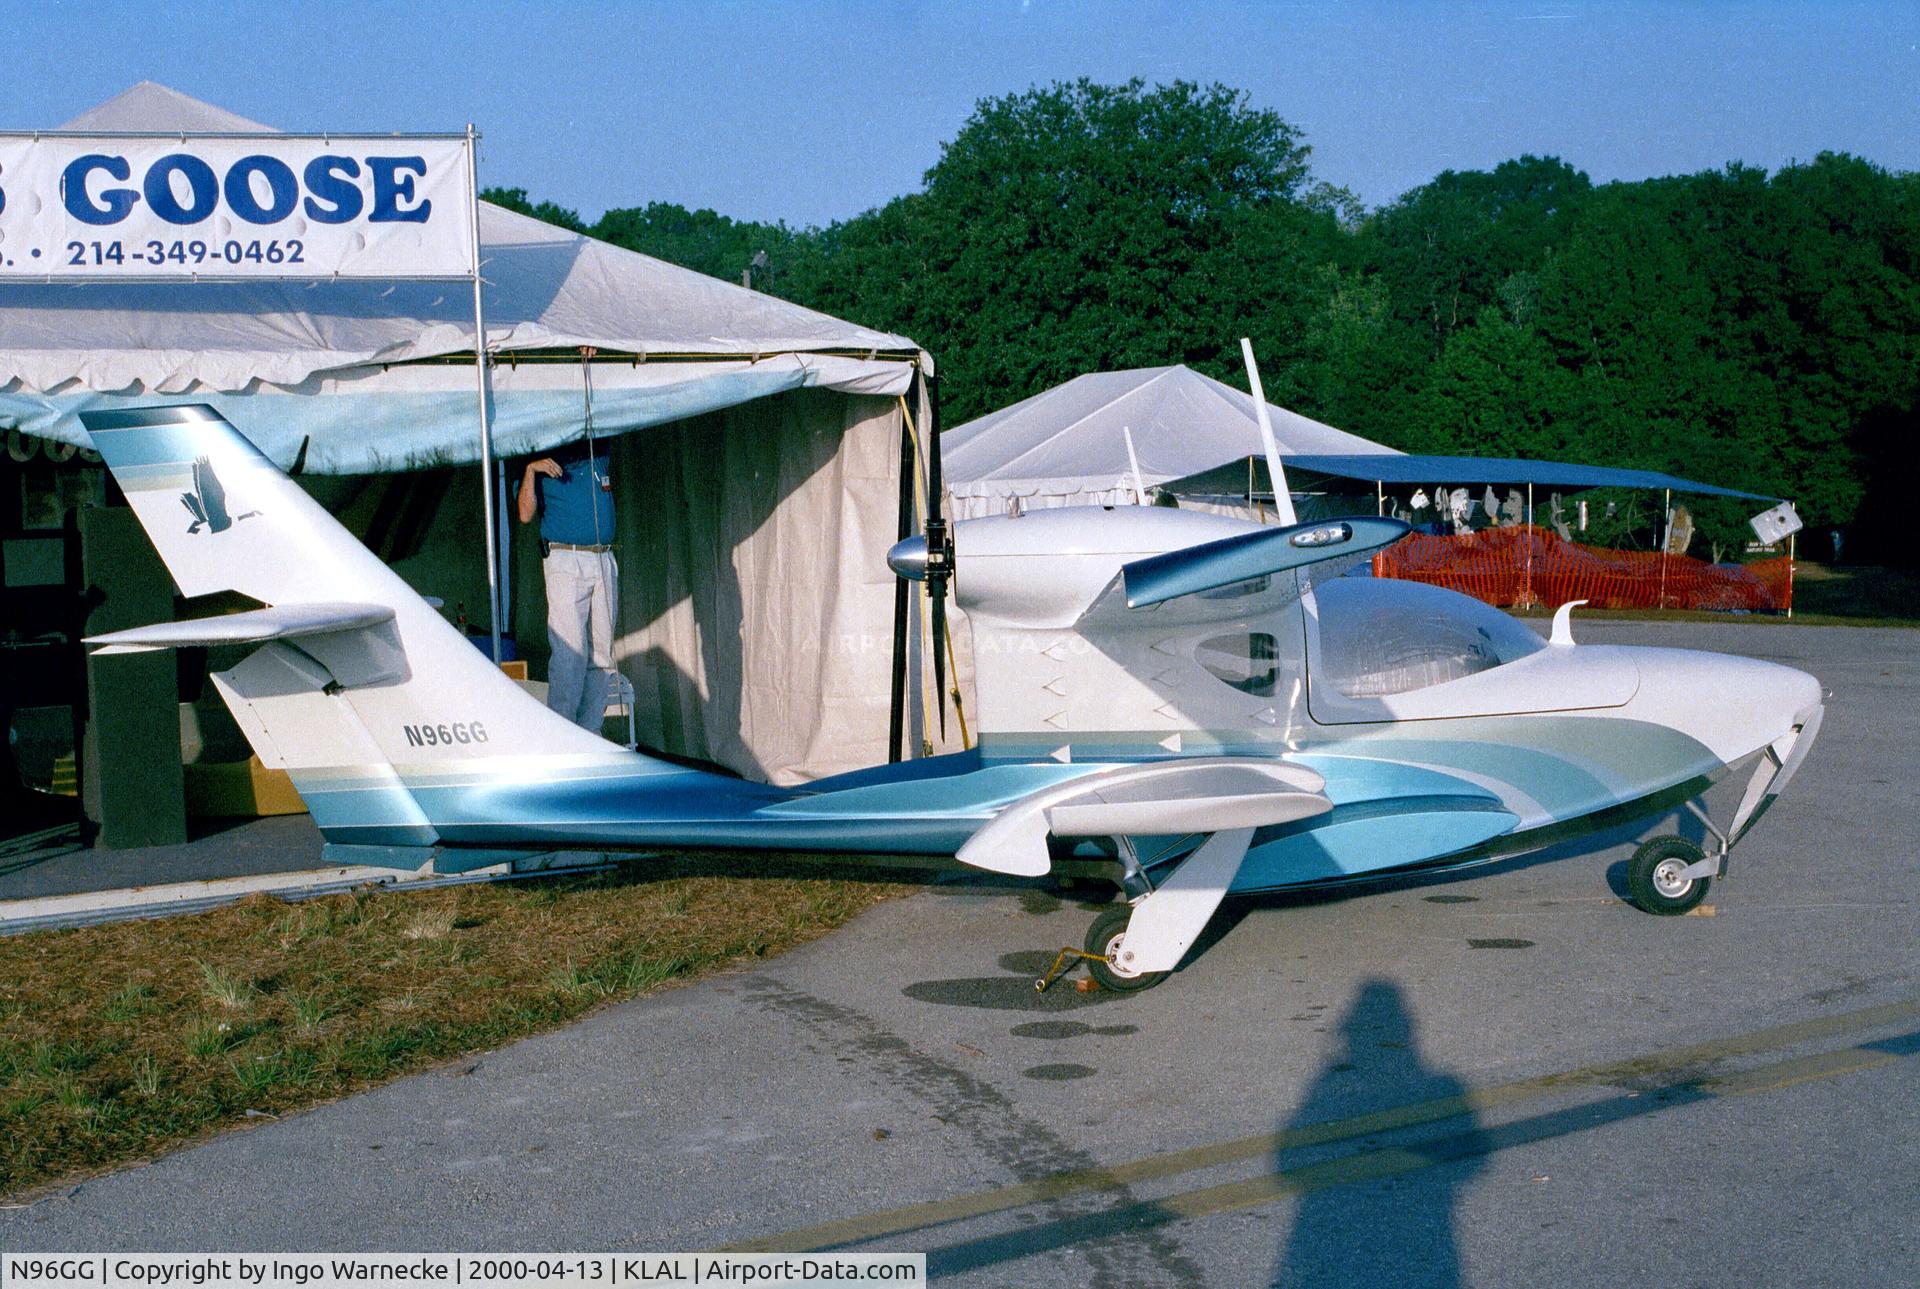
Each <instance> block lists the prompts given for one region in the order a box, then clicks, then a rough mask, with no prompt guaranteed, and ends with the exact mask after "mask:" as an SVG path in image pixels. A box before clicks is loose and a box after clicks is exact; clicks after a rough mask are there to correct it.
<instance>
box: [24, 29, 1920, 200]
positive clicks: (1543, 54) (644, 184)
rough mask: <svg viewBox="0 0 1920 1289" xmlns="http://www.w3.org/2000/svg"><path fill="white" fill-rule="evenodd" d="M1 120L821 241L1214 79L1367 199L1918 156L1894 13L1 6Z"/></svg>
mask: <svg viewBox="0 0 1920 1289" xmlns="http://www.w3.org/2000/svg"><path fill="white" fill-rule="evenodd" d="M8 8H9V9H10V10H11V13H10V14H9V16H8V18H7V21H6V24H5V26H6V29H7V32H8V36H9V40H10V43H11V45H12V46H13V48H15V49H16V50H32V51H35V52H34V53H33V55H32V56H31V57H22V58H16V59H15V60H14V62H13V65H12V66H11V67H10V68H9V70H8V92H7V94H6V96H5V100H4V104H0V128H10V129H32V128H50V127H52V126H56V125H58V124H60V123H61V122H63V121H65V120H67V119H68V118H70V117H72V116H74V115H75V114H77V113H78V112H80V111H82V110H83V109H85V108H87V107H90V106H92V105H93V104H94V103H96V102H99V101H100V100H102V99H105V98H108V97H110V96H112V95H113V94H116V93H118V92H119V91H121V90H123V89H125V88H126V87H127V86H129V85H131V84H133V83H134V82H136V81H139V80H143V79H151V80H157V81H161V82H164V83H166V84H169V85H171V86H173V87H174V88H175V89H178V90H181V91H184V92H185V93H188V94H192V95H194V96H195V97H198V98H203V99H206V100H208V101H210V102H214V103H217V104H219V105H221V106H223V107H226V108H229V109H231V110H233V111H236V112H239V113H240V114H242V115H244V116H249V117H253V118H254V119H256V120H260V121H263V122H265V123H267V124H269V125H273V126H277V127H279V128H283V129H301V130H323V129H334V130H443V129H458V128H461V127H462V126H463V125H464V124H465V123H466V122H467V121H468V120H472V121H474V122H475V123H476V124H477V125H478V126H479V127H480V129H481V131H482V132H483V133H484V135H485V142H484V144H483V147H482V153H481V182H482V183H483V184H501V185H510V186H519V187H525V188H527V189H528V190H530V191H531V193H532V194H533V195H534V196H535V197H536V198H546V199H550V200H554V201H558V202H559V203H561V204H562V205H566V206H572V207H574V208H576V209H578V210H579V211H580V212H581V213H582V214H583V215H585V216H586V217H587V218H589V219H592V218H594V217H595V216H597V215H599V214H600V212H601V211H603V210H605V209H606V208H608V207H609V206H630V205H639V204H643V203H644V202H647V201H650V200H666V201H674V202H679V203H681V204H683V205H686V206H690V207H702V206H705V207H712V208H713V209H716V210H719V211H721V212H723V213H725V214H729V215H733V216H736V217H742V218H754V219H786V220H787V221H788V222H790V223H795V224H810V223H822V222H827V221H830V220H834V219H839V218H844V217H846V216H849V215H853V214H856V213H858V212H860V211H862V210H865V209H868V208H870V207H872V206H876V205H879V204H881V203H883V202H885V201H886V200H888V199H889V198H891V197H894V196H897V195H899V194H901V193H904V192H909V191H912V190H913V189H914V188H916V187H917V186H918V184H919V182H920V176H921V175H922V174H923V173H924V172H925V170H926V169H927V167H929V166H930V165H932V164H933V162H934V161H935V160H936V159H937V158H938V156H939V149H940V144H941V143H942V142H943V141H944V140H947V139H950V138H952V137H953V135H954V133H955V132H956V131H957V130H958V129H959V128H960V126H961V124H962V123H963V122H964V121H965V120H966V118H967V115H968V113H969V112H970V111H971V109H972V106H973V104H974V103H975V101H977V100H978V99H980V98H982V97H986V96H993V95H1000V94H1006V93H1010V92H1015V91H1019V90H1023V89H1026V88H1028V87H1030V86H1032V85H1034V84H1037V83H1046V82H1050V81H1053V80H1059V79H1071V78H1074V77H1078V76H1088V77H1092V78H1094V79H1096V80H1103V81H1119V80H1124V79H1126V78H1128V77H1131V76H1139V77H1142V78H1144V79H1146V80H1148V81H1165V80H1171V79H1174V78H1185V79H1188V80H1198V81H1216V80H1217V81H1223V82H1225V83H1227V84H1229V85H1233V86H1235V87H1238V88H1241V89H1244V90H1246V91H1247V93H1248V94H1249V96H1250V98H1251V101H1252V102H1253V103H1254V104H1255V105H1256V106H1259V107H1266V108H1273V109H1275V110H1277V111H1279V112H1280V113H1281V115H1283V116H1284V117H1286V118H1287V119H1288V120H1289V121H1291V122H1293V123H1294V124H1295V125H1297V126H1299V127H1300V128H1301V129H1302V130H1304V131H1305V133H1306V136H1307V140H1308V142H1309V143H1311V144H1312V146H1313V150H1314V152H1313V166H1314V171H1315V174H1316V176H1317V177H1319V178H1321V179H1325V180H1329V181H1331V182H1334V183H1339V184H1344V185H1346V186H1347V187H1349V188H1351V189H1353V190H1354V191H1355V192H1356V193H1357V194H1358V195H1359V196H1360V197H1361V198H1362V199H1363V200H1364V201H1366V202H1367V203H1368V204H1369V205H1377V204H1380V203H1383V202H1386V201H1389V200H1391V199H1392V198H1393V197H1395V196H1396V195H1398V194H1399V193H1401V192H1404V191H1405V190H1406V189H1408V188H1410V187H1412V186H1414V185H1416V184H1418V183H1421V182H1423V181H1425V180H1426V179H1428V178H1431V177H1432V176H1433V175H1434V174H1436V173H1438V172H1439V171H1441V170H1443V169H1448V168H1453V169H1474V168H1485V167H1489V166H1492V165H1494V164H1496V163H1498V162H1500V161H1502V160H1505V159H1507V158H1510V157H1514V156H1518V155H1520V154H1522V153H1525V152H1533V153H1547V154H1554V155H1558V156H1561V157H1564V158H1565V159H1566V160H1568V161H1570V162H1572V163H1573V164H1574V165H1577V166H1579V167H1581V168H1582V169H1584V170H1586V171H1587V172H1588V173H1589V174H1591V175H1592V176H1593V177H1594V178H1595V179H1596V180H1607V179H1616V178H1641V177H1644V176H1647V175H1654V174H1673V173H1682V172H1687V171H1693V170H1700V169H1705V168H1710V167H1715V166H1719V165H1723V164H1725V163H1727V162H1729V161H1735V160H1737V161H1743V162H1748V163H1751V164H1755V165H1763V166H1767V167H1770V168H1771V167H1775V166H1778V165H1780V164H1781V163H1783V162H1785V161H1788V160H1791V159H1794V158H1801V159H1806V158H1811V157H1812V156H1813V155H1814V154H1816V153H1818V152H1820V151H1821V150H1823V149H1832V150H1844V151H1850V152H1854V153H1857V154H1859V155H1862V156H1865V157H1867V158H1869V159H1871V160H1873V161H1876V162H1878V163H1880V164H1881V165H1884V166H1887V167H1889V168H1893V169H1901V170H1915V169H1920V0H1905V2H1904V3H1885V2H1883V3H1760V2H1754V3H1688V2H1685V0H1671V2H1668V3H1596V2H1586V3H1573V2H1569V0H1533V2H1531V3H1504V2H1494V3H1486V4H1472V5H1469V4H1464V3H1462V4H1440V3H1425V4H1422V3H1410V2H1402V3H1362V2H1358V0H1354V2H1349V3H1325V4H1230V3H1215V2H1211V0H1189V2H1188V3H1185V4H1119V3H1116V4H1079V3H1071V4H1069V3H1054V2H1051V0H991V2H983V3H974V4H911V3H909V4H893V5H887V4H872V3H832V4H829V3H787V4H772V3H748V2H746V0H738V2H735V3H724V4H721V3H715V4H697V3H680V4H672V5H664V4H633V3H601V4H580V3H568V2H555V3H543V4H539V5H534V4H526V3H505V2H496V3H470V4H464V5H462V4H435V3H406V2H405V0H389V2H388V3H384V4H373V3H362V2H361V0H281V2H280V3H277V4H264V3H252V2H249V0H229V2H228V3H225V4H219V5H213V4H200V3H180V4H166V5H159V4H148V5H135V4H127V3H118V2H116V0H12V3H11V4H10V5H9V6H8Z"/></svg>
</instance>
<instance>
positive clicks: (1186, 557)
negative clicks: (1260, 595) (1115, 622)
mask: <svg viewBox="0 0 1920 1289" xmlns="http://www.w3.org/2000/svg"><path fill="white" fill-rule="evenodd" d="M1409 531H1411V528H1410V526H1409V525H1408V524H1406V523H1405V522H1404V521H1402V520H1398V519H1385V518H1375V517H1374V516H1371V515H1366V516H1356V517H1354V518H1351V519H1328V520H1322V521H1319V522H1316V523H1311V524H1294V525H1293V526H1292V527H1289V528H1267V529H1262V530H1261V531H1259V532H1257V533H1241V534H1239V535H1237V536H1233V537H1223V538H1221V539H1220V540H1219V541H1213V542H1204V543H1202V544H1200V545H1198V546H1188V547H1186V548H1185V549H1183V550H1176V551H1168V552H1167V553H1166V554H1164V555H1149V556H1148V557H1147V558H1145V559H1139V560H1135V561H1134V562H1133V563H1131V564H1128V565H1126V566H1125V567H1123V568H1122V569H1121V570H1120V575H1121V578H1122V580H1123V581H1124V584H1125V587H1126V595H1127V607H1128V608H1130V609H1144V608H1147V607H1148V606H1150V605H1155V604H1162V603H1165V602H1166V601H1168V600H1172V599H1176V598H1178V597H1179V596H1182V595H1197V594H1199V593H1200V592H1202V591H1212V590H1215V589H1217V588H1219V587H1223V586H1232V585H1233V584H1235V583H1236V582H1249V581H1252V580H1253V579H1254V578H1258V577H1266V576H1268V575H1269V574H1273V573H1284V572H1286V571H1288V570H1289V569H1296V568H1305V567H1307V566H1309V565H1313V564H1319V563H1322V562H1324V561H1326V560H1332V559H1341V558H1344V557H1351V556H1357V555H1366V554H1369V553H1371V552H1373V551H1376V550H1379V549H1380V548H1382V547H1384V546H1391V545H1392V544H1393V543H1395V542H1397V541H1399V540H1400V539H1401V538H1402V537H1404V536H1406V534H1407V533H1408V532H1409Z"/></svg>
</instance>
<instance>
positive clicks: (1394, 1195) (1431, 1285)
mask: <svg viewBox="0 0 1920 1289" xmlns="http://www.w3.org/2000/svg"><path fill="white" fill-rule="evenodd" d="M1341 1034H1342V1036H1343V1037H1344V1039H1345V1044H1344V1050H1342V1051H1340V1052H1336V1053H1335V1054H1334V1055H1333V1056H1332V1057H1331V1059H1330V1060H1329V1061H1328V1063H1327V1065H1326V1067H1325V1068H1324V1069H1322V1070H1321V1072H1320V1074H1319V1076H1318V1077H1317V1078H1316V1079H1315V1080H1314V1082H1313V1085H1312V1086H1311V1087H1310V1088H1309V1089H1308V1090H1307V1093H1306V1095H1305V1097H1304V1098H1303V1100H1302V1101H1301V1104H1300V1107H1299V1109H1298V1111H1296V1112H1295V1114H1294V1115H1293V1117H1292V1120H1291V1121H1290V1122H1289V1123H1287V1124H1284V1125H1282V1131H1283V1133H1287V1134H1289V1135H1291V1133H1293V1132H1297V1131H1298V1130H1300V1129H1305V1128H1310V1127H1313V1126H1314V1125H1318V1124H1324V1123H1327V1122H1329V1121H1332V1120H1339V1119H1350V1118H1352V1117H1353V1116H1355V1115H1360V1114H1368V1113H1372V1112H1376V1111H1380V1110H1385V1109H1389V1108H1393V1107H1398V1106H1406V1105H1411V1104H1414V1103H1432V1102H1435V1101H1445V1100H1448V1099H1452V1098H1460V1097H1462V1096H1463V1095H1464V1094H1465V1092H1466V1088H1465V1086H1464V1085H1462V1084H1461V1083H1460V1082H1459V1081H1458V1080H1457V1079H1455V1078H1453V1077H1452V1076H1451V1075H1449V1074H1447V1073H1446V1072H1445V1071H1443V1070H1440V1069H1436V1068H1433V1067H1431V1066H1429V1065H1427V1064H1426V1063H1425V1061H1424V1060H1423V1059H1422V1057H1421V1054H1420V1049H1419V1045H1418V1036H1417V1033H1416V1030H1415V1026H1414V1023H1413V1018H1412V1016H1411V1015H1410V1014H1409V1012H1408V1008H1407V1004H1406V1000H1405V998H1404V996H1403V995H1402V993H1401V991H1400V987H1399V986H1398V985H1397V984H1395V983H1393V982H1392V981H1389V980H1380V979H1374V980H1369V981H1367V982H1366V983H1365V984H1364V985H1363V986H1361V989H1360V992H1359V993H1358V994H1357V995H1356V996H1355V998H1354V1000H1353V1004H1352V1005H1351V1006H1350V1007H1349V1008H1348V1009H1347V1012H1346V1014H1345V1016H1344V1017H1343V1018H1342V1019H1341ZM1460 1109H1461V1114H1460V1115H1459V1116H1458V1117H1456V1118H1449V1119H1447V1120H1445V1121H1444V1123H1438V1124H1436V1125H1435V1126H1436V1127H1437V1128H1438V1130H1439V1135H1438V1137H1433V1136H1431V1135H1430V1133H1431V1131H1432V1130H1429V1132H1428V1133H1422V1134H1421V1137H1420V1140H1418V1141H1415V1142H1413V1143H1407V1144H1401V1145H1399V1146H1398V1147H1394V1148H1392V1149H1391V1153H1387V1152H1385V1151H1382V1150H1381V1149H1380V1145H1381V1143H1380V1141H1379V1140H1378V1139H1376V1138H1375V1137H1372V1136H1368V1137H1362V1138H1359V1139H1358V1140H1356V1141H1349V1142H1346V1143H1344V1144H1343V1145H1342V1146H1341V1147H1338V1148H1336V1149H1335V1150H1334V1152H1333V1153H1332V1154H1331V1155H1330V1156H1329V1157H1325V1158H1320V1157H1317V1156H1316V1157H1314V1158H1312V1159H1306V1160H1303V1159H1299V1158H1294V1157H1293V1156H1294V1155H1295V1151H1292V1150H1288V1149H1285V1148H1283V1149H1282V1151H1281V1152H1280V1153H1281V1156H1282V1158H1277V1159H1276V1160H1275V1162H1274V1171H1275V1172H1276V1173H1279V1174H1282V1175H1286V1176H1290V1177H1292V1178H1294V1179H1295V1180H1296V1181H1297V1182H1298V1184H1299V1185H1300V1187H1301V1191H1302V1193H1301V1195H1300V1200H1299V1206H1298V1208H1297V1210H1296V1212H1295V1215H1294V1221H1293V1231H1292V1234H1291V1236H1290V1237H1289V1238H1288V1241H1287V1245H1286V1248H1285V1249H1284V1250H1283V1251H1282V1253H1281V1257H1280V1261H1279V1264H1278V1266H1276V1267H1275V1269H1274V1274H1273V1283H1274V1284H1275V1285H1281V1286H1286V1289H1296V1287H1297V1286H1313V1285H1329V1286H1334V1285H1338V1286H1346V1285H1365V1284H1379V1285H1393V1286H1395V1289H1414V1287H1416V1286H1418V1287H1422V1289H1447V1287H1449V1286H1457V1285H1459V1284H1461V1283H1463V1279H1464V1277H1463V1273H1462V1271H1461V1266H1460V1256H1459V1250H1458V1249H1457V1247H1456V1246H1455V1241H1454V1214H1453V1210H1454V1207H1455V1203H1456V1200H1457V1198H1458V1195H1459V1192H1460V1190H1461V1189H1462V1188H1463V1187H1464V1186H1465V1185H1466V1184H1467V1183H1468V1182H1469V1181H1471V1180H1472V1178H1473V1176H1474V1175H1475V1173H1477V1172H1478V1171H1479V1169H1480V1167H1481V1161H1482V1159H1483V1157H1484V1153H1485V1149H1486V1140H1485V1135H1484V1133H1482V1131H1481V1129H1480V1126H1479V1123H1478V1121H1477V1119H1476V1118H1475V1117H1474V1115H1473V1114H1472V1112H1471V1110H1470V1109H1468V1108H1467V1106H1466V1105H1465V1104H1464V1103H1462V1104H1461V1106H1460ZM1385 1135H1386V1131H1385V1129H1383V1131H1382V1133H1381V1134H1380V1136H1382V1137H1384V1136H1385Z"/></svg>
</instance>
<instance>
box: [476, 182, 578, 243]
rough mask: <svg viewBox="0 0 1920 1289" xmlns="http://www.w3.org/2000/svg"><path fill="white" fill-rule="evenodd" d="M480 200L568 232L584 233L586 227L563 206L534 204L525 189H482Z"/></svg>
mask: <svg viewBox="0 0 1920 1289" xmlns="http://www.w3.org/2000/svg"><path fill="white" fill-rule="evenodd" d="M480 200H481V201H485V202H491V203H493V204H494V205H496V206H504V207H506V208H507V209H508V210H511V211H515V212H517V213H519V214H522V215H531V216H532V217H533V218H535V219H537V220H540V221H541V222H543V223H547V224H553V225H555V226H557V227H560V228H564V229H566V230H568V231H569V232H574V233H584V232H586V231H587V226H586V225H585V224H584V223H582V222H581V221H580V216H579V214H578V213H577V212H575V211H571V210H568V209H567V208H566V207H565V206H556V205H554V204H553V203H552V202H550V201H542V202H535V201H533V200H531V199H530V198H528V196H527V190H526V189H525V188H482V189H481V190H480Z"/></svg>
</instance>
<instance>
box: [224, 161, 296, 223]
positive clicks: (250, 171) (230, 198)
mask: <svg viewBox="0 0 1920 1289" xmlns="http://www.w3.org/2000/svg"><path fill="white" fill-rule="evenodd" d="M255 175H259V176H260V177H261V178H262V179H265V180H266V181H267V187H268V189H270V190H271V192H272V194H273V196H272V203H273V204H272V205H270V206H262V205H261V204H260V203H259V202H258V201H256V200H254V196H253V176H255ZM226 189H227V205H228V206H230V207H232V208H233V213H234V214H236V215H238V216H240V218H242V219H244V220H246V221H247V222H248V223H249V224H277V223H279V222H280V221H281V220H283V219H285V218H286V217H287V216H288V215H291V214H292V213H293V208H294V205H295V204H296V203H297V202H298V201H299V200H300V185H299V184H298V183H297V182H295V181H294V177H293V168H292V167H291V166H289V165H288V164H287V163H286V162H284V161H282V160H280V158H278V157H260V156H255V157H242V158H240V159H239V160H238V161H236V162H234V163H233V169H231V170H229V171H227V183H226Z"/></svg>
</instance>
